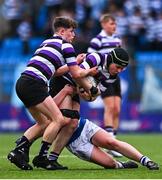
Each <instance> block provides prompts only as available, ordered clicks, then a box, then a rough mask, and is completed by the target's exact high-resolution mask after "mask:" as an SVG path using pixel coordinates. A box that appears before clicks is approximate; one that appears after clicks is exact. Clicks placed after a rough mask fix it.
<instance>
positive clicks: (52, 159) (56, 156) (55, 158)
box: [48, 152, 59, 161]
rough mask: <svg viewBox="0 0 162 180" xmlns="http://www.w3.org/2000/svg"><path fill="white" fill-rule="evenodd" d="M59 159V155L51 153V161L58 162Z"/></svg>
mask: <svg viewBox="0 0 162 180" xmlns="http://www.w3.org/2000/svg"><path fill="white" fill-rule="evenodd" d="M58 157H59V154H57V153H55V152H50V155H49V157H48V159H49V160H50V161H57V159H58Z"/></svg>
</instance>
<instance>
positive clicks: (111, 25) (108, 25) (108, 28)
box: [101, 19, 116, 36]
mask: <svg viewBox="0 0 162 180" xmlns="http://www.w3.org/2000/svg"><path fill="white" fill-rule="evenodd" d="M101 25H102V28H103V29H104V30H105V32H106V33H107V34H108V35H110V36H111V35H112V34H114V33H115V31H116V22H115V21H113V20H111V19H109V21H107V22H104V23H102V24H101Z"/></svg>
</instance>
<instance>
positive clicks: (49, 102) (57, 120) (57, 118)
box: [33, 96, 69, 169]
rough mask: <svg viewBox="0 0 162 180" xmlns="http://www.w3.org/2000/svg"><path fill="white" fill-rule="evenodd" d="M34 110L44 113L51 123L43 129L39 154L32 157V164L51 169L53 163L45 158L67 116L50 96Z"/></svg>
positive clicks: (66, 121) (65, 122)
mask: <svg viewBox="0 0 162 180" xmlns="http://www.w3.org/2000/svg"><path fill="white" fill-rule="evenodd" d="M36 110H37V111H40V112H42V113H43V114H44V115H46V117H47V118H48V119H50V120H51V123H50V124H49V125H48V126H47V128H46V129H45V131H44V134H43V139H42V145H41V148H40V151H39V155H38V156H36V157H35V158H34V159H33V165H34V166H35V167H42V168H45V169H53V165H51V163H50V161H49V160H48V158H47V153H48V150H49V148H50V146H51V144H52V142H53V141H54V139H55V138H56V136H57V134H58V131H59V130H60V129H61V128H62V127H63V126H64V125H66V124H67V123H68V121H69V118H64V117H63V115H62V113H61V111H60V110H59V108H58V107H57V105H56V104H55V102H54V101H53V99H52V97H51V96H49V97H47V98H46V99H45V100H44V101H43V103H41V104H38V105H36ZM54 169H55V167H54Z"/></svg>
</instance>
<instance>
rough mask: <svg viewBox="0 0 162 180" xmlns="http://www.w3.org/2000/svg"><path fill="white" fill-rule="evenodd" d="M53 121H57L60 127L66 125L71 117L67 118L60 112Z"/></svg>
mask: <svg viewBox="0 0 162 180" xmlns="http://www.w3.org/2000/svg"><path fill="white" fill-rule="evenodd" d="M52 121H53V122H56V123H57V124H58V125H59V126H60V127H62V126H65V125H67V124H68V123H69V118H65V117H64V116H62V114H58V115H57V116H56V117H55V118H54V119H52Z"/></svg>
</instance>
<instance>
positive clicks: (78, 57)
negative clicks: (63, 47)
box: [76, 53, 86, 64]
mask: <svg viewBox="0 0 162 180" xmlns="http://www.w3.org/2000/svg"><path fill="white" fill-rule="evenodd" d="M85 56H86V54H85V53H81V54H79V55H78V56H77V57H76V61H77V63H78V64H81V63H82V62H83V60H84V58H85Z"/></svg>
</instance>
